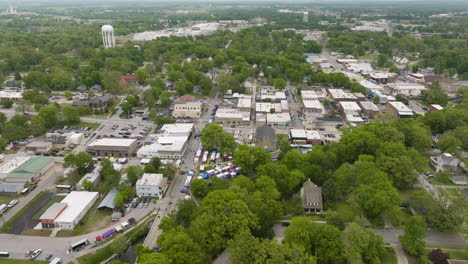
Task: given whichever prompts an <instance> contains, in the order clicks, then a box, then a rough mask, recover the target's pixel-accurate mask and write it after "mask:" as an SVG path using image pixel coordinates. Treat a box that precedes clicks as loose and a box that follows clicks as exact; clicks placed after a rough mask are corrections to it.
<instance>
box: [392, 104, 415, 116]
mask: <svg viewBox="0 0 468 264" xmlns="http://www.w3.org/2000/svg"><path fill="white" fill-rule="evenodd" d="M387 107H388V110H390V111H391V112H392V113H393V116H395V117H398V118H409V117H412V116H413V111H412V110H411V109H409V108H408V107H407V106H406V105H405V104H404V103H402V102H388V103H387Z"/></svg>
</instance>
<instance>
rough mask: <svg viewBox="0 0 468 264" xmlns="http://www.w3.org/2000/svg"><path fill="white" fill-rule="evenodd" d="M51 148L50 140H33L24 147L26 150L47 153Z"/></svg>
mask: <svg viewBox="0 0 468 264" xmlns="http://www.w3.org/2000/svg"><path fill="white" fill-rule="evenodd" d="M52 148H53V144H52V142H48V141H33V142H31V143H29V144H27V145H26V147H25V149H26V150H27V151H32V152H34V153H47V152H49V151H50V150H51V149H52Z"/></svg>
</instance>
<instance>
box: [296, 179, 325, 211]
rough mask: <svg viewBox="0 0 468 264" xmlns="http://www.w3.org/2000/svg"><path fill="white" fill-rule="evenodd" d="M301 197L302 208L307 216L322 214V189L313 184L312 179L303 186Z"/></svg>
mask: <svg viewBox="0 0 468 264" xmlns="http://www.w3.org/2000/svg"><path fill="white" fill-rule="evenodd" d="M300 195H301V198H302V208H303V209H304V212H305V213H306V214H310V213H322V211H323V200H322V188H320V187H318V186H317V185H315V184H313V183H312V182H311V181H310V179H308V180H307V181H306V182H304V184H302V188H301V191H300Z"/></svg>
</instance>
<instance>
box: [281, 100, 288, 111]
mask: <svg viewBox="0 0 468 264" xmlns="http://www.w3.org/2000/svg"><path fill="white" fill-rule="evenodd" d="M280 105H281V112H283V113H287V112H289V103H288V100H281V101H280Z"/></svg>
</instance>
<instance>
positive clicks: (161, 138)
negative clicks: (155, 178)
mask: <svg viewBox="0 0 468 264" xmlns="http://www.w3.org/2000/svg"><path fill="white" fill-rule="evenodd" d="M160 132H161V134H157V135H155V136H154V140H152V142H151V144H149V145H145V146H143V147H141V148H140V149H139V150H138V152H137V157H139V158H149V159H150V158H155V157H158V158H160V159H180V158H182V156H183V155H184V152H185V150H186V148H187V142H188V139H189V137H190V136H191V135H192V132H193V124H185V123H183V124H182V123H177V124H166V125H164V126H162V127H161V129H160Z"/></svg>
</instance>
